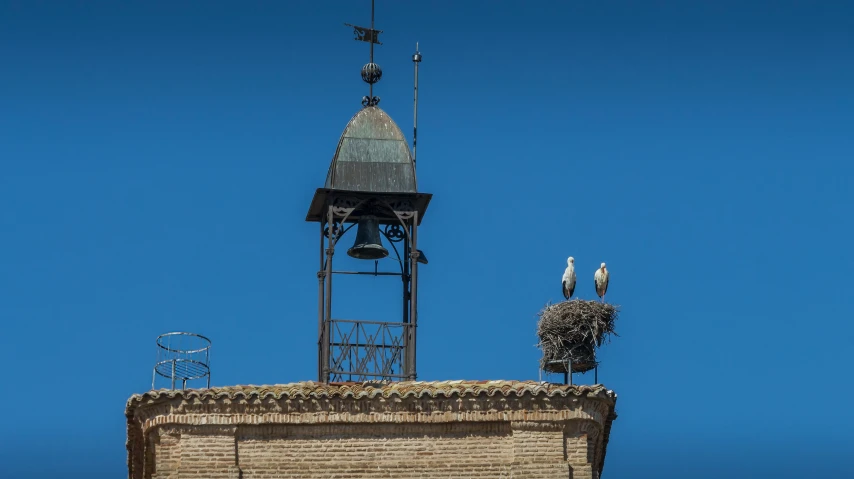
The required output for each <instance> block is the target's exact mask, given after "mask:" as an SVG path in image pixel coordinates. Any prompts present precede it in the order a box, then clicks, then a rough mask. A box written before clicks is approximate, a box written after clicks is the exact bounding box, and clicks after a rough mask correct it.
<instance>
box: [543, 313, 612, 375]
mask: <svg viewBox="0 0 854 479" xmlns="http://www.w3.org/2000/svg"><path fill="white" fill-rule="evenodd" d="M618 313H619V308H618V307H617V306H615V305H612V304H606V303H600V302H598V301H585V300H581V299H573V300H570V301H563V302H560V303H556V304H549V305H547V306H546V307H545V308H543V310H542V311H540V313H539V314H538V316H539V322H538V323H537V336H538V338H539V344H538V346H539V347H540V349H541V350H542V351H543V357H542V359H541V360H540V368H541V369H542V370H543V371H546V372H549V373H563V374H568V373H585V372H587V371H590V370H591V369H596V367H597V366H598V362H597V361H596V348H597V347H599V346H601V345H602V344H603V343H604V342H605V341H607V340H608V339H609V338H610V335H611V334H613V335H616V332H615V331H614V322H615V321H616V319H617V316H618ZM597 376H598V375H597ZM597 379H598V378H597Z"/></svg>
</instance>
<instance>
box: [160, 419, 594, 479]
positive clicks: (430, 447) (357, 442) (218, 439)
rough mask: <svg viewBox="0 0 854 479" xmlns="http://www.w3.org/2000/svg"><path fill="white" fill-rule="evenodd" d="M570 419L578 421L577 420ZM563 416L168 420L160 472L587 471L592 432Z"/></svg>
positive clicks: (472, 474)
mask: <svg viewBox="0 0 854 479" xmlns="http://www.w3.org/2000/svg"><path fill="white" fill-rule="evenodd" d="M570 426H571V425H570ZM575 429H577V428H573V427H559V426H556V425H555V424H550V423H547V424H537V423H526V424H524V425H519V424H516V423H498V422H477V423H452V424H364V425H361V424H339V425H334V424H327V425H296V426H292V425H267V426H238V427H235V428H230V429H223V428H221V427H217V426H183V427H175V426H163V427H161V428H158V430H157V431H155V434H154V436H155V437H156V438H157V439H156V440H155V447H154V450H153V455H152V459H153V461H152V462H153V465H154V468H153V470H152V474H151V476H148V477H151V478H152V479H167V478H168V479H174V478H182V479H183V478H187V479H191V478H199V479H207V478H209V479H220V478H221V479H228V478H242V479H262V478H263V479H267V478H282V479H289V478H301V479H303V478H304V479H315V478H316V479H321V478H323V479H327V478H328V479H335V478H342V479H343V478H348V479H357V478H378V477H386V478H401V479H407V478H425V477H446V478H460V479H462V478H530V479H540V478H568V477H571V478H575V479H578V478H584V479H593V476H592V474H591V471H592V469H591V463H590V462H589V458H588V457H587V456H588V454H587V451H588V445H587V438H586V436H572V435H567V431H572V430H575Z"/></svg>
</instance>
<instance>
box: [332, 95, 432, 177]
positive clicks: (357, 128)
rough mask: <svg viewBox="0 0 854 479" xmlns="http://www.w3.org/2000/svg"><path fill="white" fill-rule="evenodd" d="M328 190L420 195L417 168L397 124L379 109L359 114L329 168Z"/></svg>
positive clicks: (354, 118) (345, 131) (368, 108)
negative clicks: (418, 192)
mask: <svg viewBox="0 0 854 479" xmlns="http://www.w3.org/2000/svg"><path fill="white" fill-rule="evenodd" d="M325 187H326V188H332V189H337V190H350V191H363V192H371V193H416V192H417V190H418V188H417V183H416V181H415V164H414V163H413V161H412V156H411V154H410V152H409V145H408V144H407V143H406V138H405V137H404V136H403V132H401V131H400V127H398V126H397V123H395V122H394V120H392V119H391V117H390V116H389V115H388V114H387V113H386V112H384V111H383V110H381V109H380V108H379V107H377V106H367V107H365V108H362V109H361V110H360V111H359V112H358V113H356V114H355V115H354V116H353V118H352V119H350V122H349V123H347V127H346V128H345V129H344V133H342V134H341V139H340V140H338V148H337V149H336V150H335V156H334V157H333V158H332V164H331V165H330V166H329V173H328V174H327V176H326V186H325Z"/></svg>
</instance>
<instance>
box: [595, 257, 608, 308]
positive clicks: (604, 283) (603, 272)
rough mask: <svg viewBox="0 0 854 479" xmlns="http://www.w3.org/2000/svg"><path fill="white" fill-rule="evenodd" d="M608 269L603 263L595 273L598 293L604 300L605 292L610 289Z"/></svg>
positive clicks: (603, 300)
mask: <svg viewBox="0 0 854 479" xmlns="http://www.w3.org/2000/svg"><path fill="white" fill-rule="evenodd" d="M609 276H610V275H609V274H608V270H607V269H605V263H602V266H600V267H599V269H597V270H596V274H594V275H593V281H594V282H595V283H596V294H597V295H599V297H600V298H602V302H603V303H604V302H605V293H606V292H607V291H608V277H609Z"/></svg>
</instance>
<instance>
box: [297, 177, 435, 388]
mask: <svg viewBox="0 0 854 479" xmlns="http://www.w3.org/2000/svg"><path fill="white" fill-rule="evenodd" d="M431 197H432V195H430V194H428V193H373V192H361V191H348V190H336V189H330V188H319V189H317V191H316V192H315V195H314V198H313V199H312V203H311V206H310V208H309V212H308V214H307V215H306V221H309V222H317V223H319V224H320V251H319V253H320V256H319V260H320V261H319V264H320V267H319V269H318V272H317V279H318V300H317V301H318V302H317V311H318V312H317V323H318V361H317V374H318V380H319V381H320V382H323V383H329V382H341V381H348V380H349V381H352V380H357V381H366V380H385V381H388V380H415V379H417V372H416V371H417V369H416V330H417V323H418V293H417V291H418V263H419V261H418V258H419V251H418V243H417V241H418V225H419V224H420V223H421V220H422V219H423V217H424V213H425V211H426V209H427V205H428V203H429V202H430V199H431ZM367 214H370V215H373V216H376V217H377V218H378V222H379V226H380V232H381V234H382V235H383V236H384V237H385V238H386V240H387V241H388V242H389V244H390V245H391V246H392V248H393V250H394V253H395V255H396V256H397V259H398V261H399V264H400V273H393V272H380V271H377V268H376V264H377V263H374V265H375V266H374V270H373V271H336V270H334V269H333V257H334V255H335V252H336V246H337V245H338V241H339V240H340V239H341V238H342V237H344V236H345V235H346V233H347V232H348V231H349V230H350V229H352V227H353V226H355V225H356V224H357V223H358V221H359V218H360V217H361V216H363V215H367ZM396 243H400V244H401V249H400V250H398V248H397V246H396V245H395V244H396ZM344 251H346V248H345V250H344ZM401 253H402V254H401ZM336 274H355V275H371V276H387V275H394V276H400V277H401V280H402V286H403V288H402V299H403V307H402V310H401V319H400V321H375V320H353V319H341V318H336V317H334V316H333V314H332V278H333V277H334V275H336Z"/></svg>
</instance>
